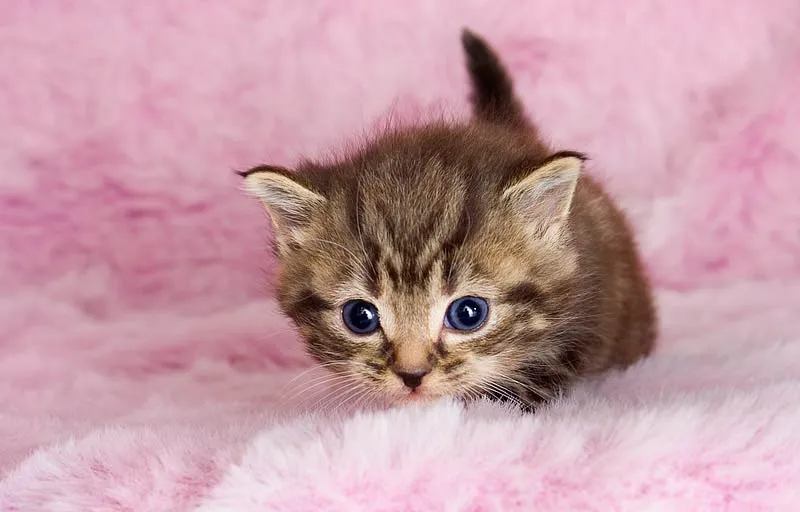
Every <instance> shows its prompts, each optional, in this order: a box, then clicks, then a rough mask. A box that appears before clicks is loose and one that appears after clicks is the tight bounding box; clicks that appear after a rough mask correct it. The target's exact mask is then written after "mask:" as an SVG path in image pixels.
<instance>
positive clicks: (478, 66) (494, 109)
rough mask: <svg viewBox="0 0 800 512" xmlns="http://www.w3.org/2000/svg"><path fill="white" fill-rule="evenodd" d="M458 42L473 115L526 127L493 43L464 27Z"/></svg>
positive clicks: (513, 125)
mask: <svg viewBox="0 0 800 512" xmlns="http://www.w3.org/2000/svg"><path fill="white" fill-rule="evenodd" d="M461 45H462V46H463V47H464V53H465V54H466V58H467V71H468V72H469V77H470V81H471V83H472V92H471V94H470V101H471V102H472V110H473V114H474V115H475V118H476V119H477V120H478V121H483V122H489V123H495V124H504V125H509V126H512V127H515V128H523V127H528V122H527V119H526V118H525V113H524V111H523V108H522V104H521V103H520V101H519V99H517V97H516V95H515V94H514V84H513V82H512V80H511V78H510V77H509V76H508V73H507V72H506V69H505V67H504V66H503V63H502V62H501V61H500V58H499V57H498V56H497V54H496V53H495V51H494V50H493V49H492V47H491V46H489V44H488V43H487V42H486V41H485V40H484V39H483V38H481V37H480V36H478V35H477V34H475V33H474V32H472V31H470V30H469V29H467V28H464V29H462V31H461Z"/></svg>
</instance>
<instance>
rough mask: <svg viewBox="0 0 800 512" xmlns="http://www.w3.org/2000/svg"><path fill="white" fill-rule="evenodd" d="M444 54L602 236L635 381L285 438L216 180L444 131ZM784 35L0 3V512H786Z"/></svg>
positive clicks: (248, 258) (795, 54)
mask: <svg viewBox="0 0 800 512" xmlns="http://www.w3.org/2000/svg"><path fill="white" fill-rule="evenodd" d="M463 25H468V26H470V27H472V28H474V29H475V30H477V31H478V32H480V33H482V34H484V35H485V36H486V37H487V38H488V39H489V40H490V41H491V42H492V43H493V44H495V45H496V46H497V48H498V49H499V50H500V51H501V52H502V54H503V55H504V57H505V59H506V61H507V62H508V64H509V67H510V68H511V70H512V72H513V73H514V75H515V77H516V78H517V83H518V87H519V90H520V92H521V95H522V96H523V98H524V100H525V103H526V105H527V107H528V110H529V111H530V112H531V113H532V114H533V115H534V116H535V118H536V119H537V120H538V121H539V123H540V124H541V126H542V127H543V130H544V131H545V132H546V133H547V134H549V135H550V136H551V137H552V139H553V141H554V143H555V144H556V145H558V146H561V147H566V148H577V149H581V150H585V151H587V152H588V153H589V154H590V155H591V156H592V163H591V169H590V172H593V173H594V174H596V175H597V176H600V177H601V178H602V179H603V180H604V181H605V182H606V183H607V184H608V187H609V188H610V190H611V191H612V192H613V193H614V195H616V196H617V197H618V198H619V199H620V201H621V203H622V204H623V205H624V206H625V207H626V209H627V210H628V211H629V212H630V215H631V217H632V219H633V220H634V222H635V225H636V228H637V230H638V232H639V233H640V240H641V245H642V249H643V251H644V254H645V256H646V259H647V262H648V266H649V268H650V269H651V271H652V275H653V279H654V281H655V283H656V286H657V290H658V297H659V304H660V308H661V312H662V317H663V333H662V336H661V340H660V348H659V351H658V352H657V353H656V354H655V355H654V356H653V357H652V358H651V359H649V360H648V361H646V362H644V363H642V364H641V365H639V366H637V367H635V368H633V369H631V370H630V371H627V372H624V373H621V374H617V375H611V376H609V377H608V378H606V379H603V380H602V381H598V382H594V383H586V384H585V385H584V386H582V387H581V388H580V389H578V390H577V391H576V392H575V393H574V394H573V395H572V396H571V397H570V398H568V399H566V400H564V401H563V402H561V403H557V404H555V405H553V406H552V407H550V408H548V409H546V410H544V411H542V412H541V413H540V414H537V415H535V416H525V417H521V416H519V415H518V414H516V413H514V412H512V411H508V410H506V409H502V408H500V407H497V406H493V405H491V404H479V405H477V406H475V407H473V408H469V409H462V408H461V407H460V406H458V405H456V404H451V403H441V404H435V405H432V406H429V407H423V408H411V409H405V410H389V411H371V412H369V411H367V412H355V413H353V412H352V410H351V409H352V407H351V408H350V409H345V406H342V407H340V408H331V407H318V408H317V409H319V410H320V411H321V412H319V413H312V414H299V412H302V410H309V409H312V410H313V409H314V407H313V406H312V407H310V408H301V407H299V405H298V404H300V403H301V402H302V401H303V399H302V398H301V397H298V398H296V397H295V396H294V395H296V394H297V392H299V391H302V389H303V388H304V387H305V388H308V387H310V386H313V385H314V384H313V382H314V381H313V379H312V380H309V379H308V378H306V377H301V378H300V379H299V380H297V381H295V382H294V383H292V384H289V385H288V386H287V382H288V381H289V379H290V378H291V377H292V376H294V375H296V374H298V373H299V371H300V368H301V367H302V366H303V365H305V364H307V361H306V360H305V359H304V357H303V356H302V355H301V354H302V350H301V348H300V344H299V343H298V340H297V338H296V337H295V335H294V334H293V333H292V330H291V328H290V326H289V324H288V323H287V322H286V321H284V320H283V319H282V318H281V317H280V315H278V314H277V312H276V309H275V305H274V303H273V301H272V299H271V298H270V291H269V287H268V285H267V284H266V283H267V282H266V277H267V276H268V275H269V270H270V268H271V266H272V264H271V263H270V261H269V260H268V258H267V237H268V231H267V225H268V224H267V222H266V221H265V220H264V218H263V215H262V213H261V212H260V209H259V206H258V205H257V204H255V202H254V201H253V200H251V199H249V198H247V197H245V196H244V195H242V194H241V193H240V191H239V189H238V187H239V182H238V179H237V178H236V177H235V176H234V175H233V173H232V170H233V169H235V168H242V167H245V166H248V165H251V164H254V163H258V162H273V163H280V164H291V163H292V162H294V161H295V160H296V159H297V158H298V157H299V156H300V155H302V154H310V155H312V156H313V155H321V154H322V153H323V152H324V151H325V150H326V149H327V148H329V147H332V146H336V145H339V144H341V143H343V142H345V140H346V138H347V136H350V135H352V134H356V135H358V134H360V133H362V132H363V131H364V130H368V129H369V127H371V126H374V125H375V123H376V122H382V121H380V120H381V119H385V118H386V116H387V115H396V116H408V115H412V116H413V115H416V114H417V113H419V112H427V111H431V110H433V111H438V112H442V111H444V112H449V113H450V114H452V115H454V116H458V117H463V116H466V114H467V106H466V99H465V94H466V84H465V75H464V71H463V69H462V59H461V54H460V48H459V42H458V33H459V29H460V27H461V26H463ZM798 26H800V4H798V2H797V0H766V1H762V2H753V1H751V0H728V1H725V2H722V1H719V0H674V1H671V2H658V1H646V2H618V1H616V0H602V1H596V2H587V1H583V0H537V1H536V2H525V3H523V2H511V1H508V0H498V1H494V2H484V1H481V0H466V1H462V0H450V1H445V2H430V1H429V0H407V1H404V2H358V1H356V0H348V1H342V2H327V1H323V0H314V1H307V2H291V1H288V0H287V1H279V0H273V1H262V0H241V1H226V2H213V3H212V2H198V3H194V2H192V3H187V2H179V1H160V0H152V1H149V0H142V1H138V2H122V1H106V0H83V1H81V2H66V1H64V2H16V1H7V2H3V4H2V6H1V7H0V62H1V63H2V66H0V120H1V121H0V123H1V124H0V478H2V483H0V510H2V511H4V512H12V511H24V512H35V511H54V510H58V511H62V512H63V511H81V512H85V511H95V510H97V511H112V510H114V511H122V510H125V511H184V510H202V511H227V510H231V511H245V512H246V511H255V510H286V511H301V510H309V511H312V510H350V511H356V510H382V511H393V510H398V511H414V510H420V511H422V510H425V511H427V510H448V511H483V510H503V511H515V510H525V511H529V510H794V509H796V507H797V499H798V498H797V497H798V492H800V491H798V490H799V489H800V458H798V453H800V336H799V335H798V326H800V320H798V313H799V312H800V311H799V310H800V228H799V226H800V200H798V196H799V195H800V101H798V100H797V95H798V92H800V31H798V30H797V27H798ZM265 269H266V270H267V272H264V270H265ZM298 382H301V383H303V384H302V385H300V387H298V384H297V383H298ZM317 382H319V381H317ZM296 391H297V392H296ZM309 393H312V394H313V392H312V391H309ZM339 398H341V400H340V402H339V403H340V405H341V404H343V403H345V402H349V404H351V405H353V404H355V405H358V403H359V400H357V399H356V397H350V398H351V400H349V401H348V400H347V397H344V398H342V397H339ZM324 403H328V402H324ZM312 405H313V404H312Z"/></svg>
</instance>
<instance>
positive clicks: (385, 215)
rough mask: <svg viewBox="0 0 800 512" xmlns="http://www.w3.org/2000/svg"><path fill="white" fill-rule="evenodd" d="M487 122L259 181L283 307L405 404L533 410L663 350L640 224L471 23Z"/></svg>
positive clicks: (422, 133)
mask: <svg viewBox="0 0 800 512" xmlns="http://www.w3.org/2000/svg"><path fill="white" fill-rule="evenodd" d="M462 45H463V48H464V51H465V54H466V61H467V68H468V72H469V76H470V79H471V85H472V93H471V102H472V106H473V112H474V120H473V121H471V122H470V123H465V124H448V123H444V122H439V123H431V124H428V125H425V126H420V127H415V128H406V129H398V130H395V131H392V132H390V133H387V134H383V135H381V136H379V137H378V138H377V140H374V141H373V142H372V143H370V144H368V145H367V146H366V147H365V148H363V149H361V150H360V151H358V152H356V153H354V154H351V155H350V156H349V157H347V158H344V159H342V160H341V161H338V162H336V163H333V164H324V165H323V164H316V163H303V164H301V165H300V166H299V167H298V168H297V169H295V170H293V171H290V170H287V169H284V168H279V167H273V166H259V167H256V168H254V169H251V170H249V171H246V172H243V173H241V175H242V176H243V177H244V181H245V187H246V189H247V190H248V191H249V192H250V193H252V194H254V195H255V196H256V197H258V198H259V199H260V200H261V201H262V202H263V204H264V206H265V207H266V210H267V212H268V213H269V217H270V219H271V221H272V226H273V232H274V233H275V241H274V250H275V253H276V256H277V259H278V262H279V267H278V268H279V269H278V287H277V291H278V299H279V302H280V306H281V308H282V310H283V311H284V312H285V314H286V315H288V316H289V317H290V318H291V319H292V320H293V321H294V322H295V323H296V325H297V327H298V328H299V331H300V333H301V335H302V336H303V337H304V338H305V341H306V345H307V349H308V351H309V353H310V354H311V355H312V356H313V357H314V358H315V359H316V360H318V361H319V362H320V363H323V364H324V365H326V366H327V367H329V368H330V369H331V370H332V371H334V372H336V373H338V374H342V375H345V376H347V378H350V379H352V382H354V383H357V384H358V385H360V386H367V387H368V388H369V389H370V390H371V391H372V392H373V393H374V394H375V395H380V396H382V397H384V398H387V399H389V400H390V401H391V402H393V403H401V402H405V401H409V400H414V399H433V398H436V397H442V396H450V397H460V398H465V399H469V398H476V397H489V398H492V399H497V400H508V401H512V402H514V403H516V404H518V405H520V406H522V407H523V408H525V409H532V408H533V407H534V406H535V405H536V404H538V403H541V402H543V401H547V400H550V399H553V398H554V397H555V396H556V395H558V394H559V393H560V392H561V391H563V390H565V389H566V388H567V387H568V385H569V384H570V383H572V382H574V380H575V379H577V378H579V377H581V376H585V375H590V374H593V373H596V372H601V371H603V370H607V369H610V368H613V367H620V368H621V367H625V366H627V365H630V364H632V363H633V362H635V361H637V360H638V359H639V358H641V357H643V356H646V355H647V354H648V353H649V352H650V351H651V349H652V347H653V343H654V338H655V335H656V315H655V311H654V306H653V300H652V297H651V291H650V287H649V285H648V282H647V279H646V276H645V274H644V272H643V269H642V265H641V263H640V260H639V257H638V255H637V250H636V246H635V243H634V240H633V238H632V234H631V231H630V229H629V227H628V224H627V222H626V220H625V218H624V216H623V214H622V213H621V212H620V210H618V209H617V207H615V205H614V204H613V203H612V201H611V200H610V199H609V197H608V196H606V194H605V193H604V192H603V191H602V190H601V188H600V187H599V186H598V184H597V183H596V182H595V181H593V180H592V179H591V178H589V177H587V176H585V175H583V174H582V173H581V169H582V166H583V163H584V160H585V158H584V156H583V155H582V154H580V153H576V152H571V151H558V152H555V151H552V150H551V149H550V148H549V147H548V146H547V145H546V144H545V143H544V142H543V141H542V140H541V139H540V138H539V137H538V136H537V131H536V128H535V127H534V126H532V125H531V123H530V122H529V121H528V119H527V118H526V116H525V114H524V112H523V109H522V106H521V103H520V101H519V100H518V99H517V97H516V96H515V93H514V90H513V85H512V81H511V79H510V78H509V76H508V75H507V73H506V71H505V68H504V66H503V64H502V63H501V62H500V60H499V59H498V57H497V55H496V54H495V52H494V51H493V50H492V49H491V48H490V46H489V45H488V44H487V43H486V42H485V41H484V40H483V39H482V38H481V37H479V36H477V35H476V34H474V33H472V32H470V31H468V30H465V31H464V32H463V33H462Z"/></svg>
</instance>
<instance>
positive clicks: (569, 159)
mask: <svg viewBox="0 0 800 512" xmlns="http://www.w3.org/2000/svg"><path fill="white" fill-rule="evenodd" d="M585 160H586V157H585V156H584V155H582V154H580V153H573V152H568V151H564V152H560V153H556V154H554V155H553V156H551V157H550V158H548V159H547V160H546V161H545V162H544V163H542V164H540V165H538V166H536V167H534V168H533V169H532V171H531V172H530V174H528V175H527V176H526V177H525V178H523V179H522V180H521V181H519V182H517V183H514V184H512V185H511V186H509V187H508V188H506V189H505V191H504V192H503V198H504V199H505V200H507V201H508V202H509V203H510V204H511V207H512V209H513V210H514V211H515V212H516V213H518V214H519V215H520V216H522V217H523V219H524V220H525V222H526V224H527V225H528V226H530V227H531V228H532V231H533V232H534V233H535V234H537V235H538V236H543V237H547V236H550V235H553V234H557V233H558V231H560V228H561V227H562V226H563V224H564V222H565V221H566V219H567V216H568V215H569V211H570V207H571V206H572V199H573V197H574V195H575V187H576V185H577V184H578V177H579V176H580V173H581V168H582V167H583V162H584V161H585Z"/></svg>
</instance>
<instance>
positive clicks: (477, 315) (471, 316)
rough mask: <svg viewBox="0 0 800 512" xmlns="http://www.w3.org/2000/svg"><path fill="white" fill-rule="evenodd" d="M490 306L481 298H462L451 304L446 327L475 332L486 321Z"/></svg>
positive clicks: (446, 318)
mask: <svg viewBox="0 0 800 512" xmlns="http://www.w3.org/2000/svg"><path fill="white" fill-rule="evenodd" d="M488 313H489V304H488V303H487V302H486V301H485V300H484V299H481V298H480V297H461V298H460V299H456V300H454V301H453V302H451V303H450V306H449V307H448V308H447V313H446V314H445V316H444V325H445V327H447V328H448V329H455V330H457V331H474V330H475V329H477V328H479V327H480V326H482V325H483V322H485V321H486V315H487V314H488Z"/></svg>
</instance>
